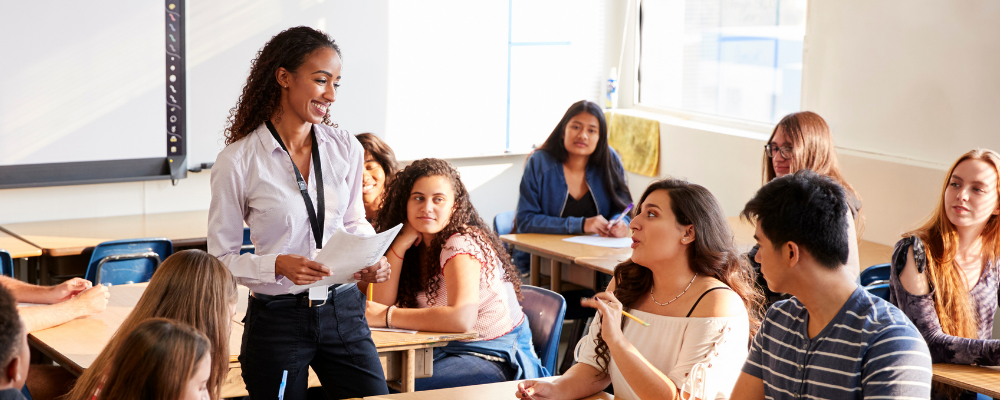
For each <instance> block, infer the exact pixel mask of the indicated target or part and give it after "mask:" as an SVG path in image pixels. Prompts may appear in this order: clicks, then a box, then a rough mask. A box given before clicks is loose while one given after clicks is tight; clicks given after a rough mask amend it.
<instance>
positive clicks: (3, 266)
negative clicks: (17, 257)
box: [0, 249, 14, 278]
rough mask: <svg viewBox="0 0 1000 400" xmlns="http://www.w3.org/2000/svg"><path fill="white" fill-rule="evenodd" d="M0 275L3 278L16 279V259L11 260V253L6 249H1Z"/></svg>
mask: <svg viewBox="0 0 1000 400" xmlns="http://www.w3.org/2000/svg"><path fill="white" fill-rule="evenodd" d="M0 273H2V274H3V276H7V277H11V278H13V277H14V259H13V258H10V253H8V252H7V250H4V249H0Z"/></svg>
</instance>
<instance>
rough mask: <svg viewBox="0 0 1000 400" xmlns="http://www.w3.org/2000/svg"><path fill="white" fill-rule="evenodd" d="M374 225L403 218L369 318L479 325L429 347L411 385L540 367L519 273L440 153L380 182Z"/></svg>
mask: <svg viewBox="0 0 1000 400" xmlns="http://www.w3.org/2000/svg"><path fill="white" fill-rule="evenodd" d="M385 198H386V203H385V204H384V205H383V207H382V210H381V211H379V213H378V214H377V216H376V219H375V223H374V225H375V230H376V231H379V232H382V231H385V230H388V229H389V228H392V227H394V226H396V225H399V224H403V229H402V230H401V231H400V232H399V234H398V235H397V236H396V239H395V241H394V242H393V243H392V245H391V246H390V247H389V251H388V252H387V253H386V257H387V258H388V259H389V264H390V265H391V268H392V273H391V274H390V277H389V280H387V281H386V282H384V283H380V284H376V285H375V288H374V302H369V303H368V310H367V312H366V314H367V319H368V324H369V325H371V326H373V327H386V326H388V327H390V328H404V329H416V330H421V331H434V332H469V331H475V332H477V333H479V337H478V338H476V339H472V340H467V341H462V342H450V343H449V344H448V345H447V346H445V347H437V348H435V349H434V376H433V377H430V378H423V379H417V380H416V387H417V390H427V389H437V388H446V387H456V386H467V385H477V384H483V383H492V382H501V381H508V380H514V379H525V378H537V377H542V376H547V375H548V372H547V371H546V370H545V369H544V368H543V367H542V366H541V362H540V361H539V360H538V357H537V356H536V355H535V352H534V349H533V348H532V345H531V330H530V329H529V327H528V320H527V318H525V316H524V313H523V312H521V307H520V304H518V300H520V298H521V282H520V280H518V279H517V273H516V272H515V270H514V267H513V265H512V264H511V263H510V258H509V256H508V255H507V252H505V251H504V250H503V245H502V243H501V242H500V238H499V237H498V236H497V235H496V233H494V232H493V230H492V229H490V228H489V226H487V225H486V223H485V222H483V220H482V218H480V217H479V214H478V213H476V209H475V208H473V207H472V203H471V202H470V201H469V192H468V191H467V190H466V189H465V185H463V184H462V181H461V180H460V178H459V175H458V171H456V170H455V167H453V166H452V165H451V164H449V163H448V162H447V161H443V160H438V159H430V158H429V159H423V160H417V161H414V162H413V164H410V165H409V166H407V167H406V168H405V169H403V171H401V172H400V173H399V174H397V175H396V179H395V180H394V181H393V182H392V184H391V185H390V186H389V187H388V191H387V193H386V197H385Z"/></svg>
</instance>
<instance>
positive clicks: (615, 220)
mask: <svg viewBox="0 0 1000 400" xmlns="http://www.w3.org/2000/svg"><path fill="white" fill-rule="evenodd" d="M634 206H635V204H633V203H628V206H627V207H625V211H622V213H621V214H618V217H617V218H615V219H613V220H611V222H610V223H608V229H611V227H612V226H615V224H617V223H618V222H619V221H621V220H622V219H623V218H625V214H628V212H629V211H632V207H634Z"/></svg>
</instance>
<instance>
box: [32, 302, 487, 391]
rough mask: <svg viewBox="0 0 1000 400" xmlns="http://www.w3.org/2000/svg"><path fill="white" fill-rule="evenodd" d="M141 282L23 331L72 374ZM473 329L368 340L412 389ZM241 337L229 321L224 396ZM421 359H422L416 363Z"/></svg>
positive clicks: (236, 377)
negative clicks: (82, 311) (84, 312)
mask: <svg viewBox="0 0 1000 400" xmlns="http://www.w3.org/2000/svg"><path fill="white" fill-rule="evenodd" d="M146 285H147V284H146V283H137V284H134V285H117V286H112V287H110V288H108V290H109V291H110V292H111V297H110V298H109V300H108V308H107V309H106V310H105V311H104V312H102V313H100V314H97V315H93V316H90V317H87V318H81V319H77V320H73V321H70V322H68V323H66V324H63V325H60V326H57V327H54V328H50V329H46V330H42V331H38V332H34V333H31V334H30V335H28V341H29V342H30V343H31V345H32V346H33V347H35V348H37V349H38V350H39V351H41V352H42V353H43V354H45V355H46V356H48V357H50V358H52V359H53V360H55V361H56V362H57V363H59V364H60V365H62V366H63V367H64V368H66V369H67V370H69V371H70V372H72V373H73V374H75V375H78V376H79V375H80V374H82V373H83V370H84V369H85V368H87V367H89V366H90V364H92V363H93V362H94V360H95V359H97V355H98V354H99V353H100V352H101V350H103V349H104V346H105V345H107V343H108V340H110V339H111V335H112V334H113V333H114V332H115V331H116V330H117V329H118V327H119V326H121V324H122V322H124V321H125V318H126V317H128V314H129V313H130V312H132V308H133V307H135V304H136V303H138V301H139V298H140V297H141V296H142V292H143V291H144V290H145V289H146ZM239 289H240V296H239V298H240V300H239V304H238V305H237V310H239V311H238V312H237V315H236V317H235V318H234V319H235V320H242V319H243V315H244V314H245V312H246V308H247V298H248V296H249V290H248V289H247V288H246V287H244V286H240V287H239ZM474 337H476V333H459V334H454V333H433V332H418V333H416V334H403V333H390V332H372V340H374V342H375V347H377V348H378V351H379V358H380V360H381V361H382V367H383V370H384V372H385V374H386V377H387V379H393V380H400V381H401V384H399V385H395V386H398V388H396V389H397V390H400V391H404V392H405V391H412V390H413V380H414V379H415V378H416V377H422V376H430V374H431V373H432V372H433V367H432V365H431V363H430V362H431V360H432V357H431V354H430V353H431V351H430V350H431V349H432V348H433V347H440V346H444V345H446V344H447V342H448V341H452V340H461V339H471V338H474ZM242 338H243V325H242V324H241V323H239V322H233V329H232V332H231V333H230V337H229V354H230V359H229V361H230V363H229V366H230V370H229V374H228V375H227V376H226V383H225V385H224V386H223V389H222V391H223V394H224V397H237V396H246V386H245V385H244V384H243V378H242V376H241V375H240V373H241V369H240V364H239V361H237V357H238V356H239V354H240V344H241V343H242V340H243V339H242ZM418 361H420V362H421V363H418ZM309 383H310V386H311V387H315V386H319V380H318V379H317V378H316V376H315V374H314V373H313V372H312V371H311V370H310V376H309Z"/></svg>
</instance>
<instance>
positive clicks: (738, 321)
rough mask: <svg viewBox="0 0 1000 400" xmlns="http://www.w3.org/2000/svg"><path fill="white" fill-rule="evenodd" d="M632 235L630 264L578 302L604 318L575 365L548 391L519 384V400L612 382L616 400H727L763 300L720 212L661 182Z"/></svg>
mask: <svg viewBox="0 0 1000 400" xmlns="http://www.w3.org/2000/svg"><path fill="white" fill-rule="evenodd" d="M629 227H630V228H631V230H632V240H633V244H632V248H633V249H634V250H633V252H632V258H631V259H630V260H627V261H625V262H624V263H622V264H619V265H618V266H617V267H615V273H614V279H613V280H612V281H611V286H609V287H608V291H607V292H602V293H599V294H597V296H595V298H593V299H585V300H583V301H582V303H583V305H585V306H588V307H593V308H596V309H597V310H598V311H599V312H600V314H601V316H600V317H599V318H598V319H595V323H594V324H592V325H591V329H590V334H589V335H588V336H586V337H584V338H583V339H581V340H580V343H579V344H577V347H576V356H577V361H578V363H577V364H575V365H573V367H571V368H570V369H569V371H567V372H566V374H564V375H563V376H562V377H560V378H559V379H556V380H555V381H553V382H551V383H549V382H538V381H525V382H522V383H520V384H518V391H517V393H516V394H517V397H519V398H529V399H569V398H574V399H575V398H581V397H586V396H590V395H592V394H594V393H597V392H599V391H601V390H604V388H605V387H607V386H608V384H609V383H612V384H614V388H615V398H622V399H639V398H642V399H652V398H665V399H676V398H684V399H688V398H699V399H702V400H707V399H725V398H728V397H729V394H730V392H731V391H732V388H733V385H734V384H735V383H736V379H737V378H738V377H739V375H740V371H741V369H742V367H743V363H744V361H745V360H746V357H747V345H748V343H749V340H750V338H751V337H752V335H753V334H754V332H755V331H756V330H757V327H758V326H759V325H760V318H759V315H758V309H759V304H760V297H761V296H760V293H759V292H757V291H755V290H754V288H753V281H752V278H751V270H750V267H749V265H748V264H747V262H746V260H745V259H744V258H743V257H741V256H739V255H738V253H737V251H736V247H735V245H734V244H733V240H732V237H733V235H732V233H731V232H730V229H729V224H728V223H727V222H726V217H725V214H724V213H723V212H722V207H721V206H720V205H719V203H718V201H716V199H715V197H714V196H712V194H711V193H709V192H708V190H707V189H705V188H704V187H701V186H699V185H695V184H691V183H687V182H684V181H680V180H672V179H668V180H663V181H659V182H654V183H653V184H652V185H650V186H649V188H647V189H646V192H645V193H643V195H642V198H641V199H640V200H639V209H638V210H637V212H636V213H635V214H634V218H633V219H632V222H631V224H629ZM623 309H625V310H627V311H628V312H629V313H631V314H632V315H633V316H635V317H637V318H639V319H641V320H642V321H644V322H646V323H648V324H649V326H644V325H641V324H639V323H637V322H636V321H633V320H631V319H625V318H623V314H622V310H623Z"/></svg>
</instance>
